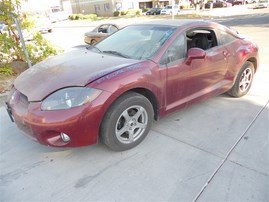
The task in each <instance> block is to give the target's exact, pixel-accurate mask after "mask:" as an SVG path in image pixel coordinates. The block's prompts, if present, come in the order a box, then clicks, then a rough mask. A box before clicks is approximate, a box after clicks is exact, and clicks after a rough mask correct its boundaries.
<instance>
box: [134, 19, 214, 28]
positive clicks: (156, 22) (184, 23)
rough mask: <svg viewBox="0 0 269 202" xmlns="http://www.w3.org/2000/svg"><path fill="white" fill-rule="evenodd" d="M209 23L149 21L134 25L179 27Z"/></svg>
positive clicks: (197, 21) (206, 23)
mask: <svg viewBox="0 0 269 202" xmlns="http://www.w3.org/2000/svg"><path fill="white" fill-rule="evenodd" d="M211 23H212V22H211V21H207V20H197V19H196V20H194V19H180V20H156V21H150V22H145V23H141V24H136V25H161V26H173V27H181V26H185V25H192V24H193V25H198V26H199V25H200V26H201V25H209V24H211Z"/></svg>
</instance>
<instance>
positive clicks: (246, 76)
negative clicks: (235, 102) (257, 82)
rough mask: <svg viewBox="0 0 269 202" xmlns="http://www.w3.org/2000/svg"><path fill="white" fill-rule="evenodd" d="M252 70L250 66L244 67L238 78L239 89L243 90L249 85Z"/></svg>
mask: <svg viewBox="0 0 269 202" xmlns="http://www.w3.org/2000/svg"><path fill="white" fill-rule="evenodd" d="M252 76H253V75H252V71H251V69H250V68H246V69H245V70H244V71H243V73H242V75H241V78H240V82H239V90H240V91H241V92H245V91H247V90H248V88H249V87H250V84H251V81H252Z"/></svg>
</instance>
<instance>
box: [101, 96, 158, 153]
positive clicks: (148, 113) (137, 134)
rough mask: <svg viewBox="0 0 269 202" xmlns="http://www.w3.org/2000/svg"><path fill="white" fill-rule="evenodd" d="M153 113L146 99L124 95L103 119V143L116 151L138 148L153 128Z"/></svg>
mask: <svg viewBox="0 0 269 202" xmlns="http://www.w3.org/2000/svg"><path fill="white" fill-rule="evenodd" d="M153 113H154V112H153V107H152V104H151V102H150V101H149V100H148V99H147V98H146V97H144V96H142V95H140V94H138V93H134V92H130V93H126V94H124V95H123V96H121V97H120V98H119V99H118V100H116V101H115V102H114V103H113V104H112V105H111V107H110V108H109V110H108V111H107V113H106V115H105V117H104V119H103V122H102V125H101V128H100V135H101V139H102V141H103V142H104V143H105V144H106V145H107V146H108V147H109V148H110V149H112V150H114V151H124V150H128V149H131V148H133V147H135V146H137V145H138V144H139V143H140V142H142V141H143V140H144V138H145V137H146V136H147V134H148V132H149V130H150V128H151V125H152V120H153Z"/></svg>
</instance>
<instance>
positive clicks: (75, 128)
mask: <svg viewBox="0 0 269 202" xmlns="http://www.w3.org/2000/svg"><path fill="white" fill-rule="evenodd" d="M108 96H109V95H108V93H106V92H104V93H102V94H101V95H99V97H98V98H97V99H96V100H95V101H93V102H91V103H89V104H85V105H82V106H79V107H74V108H71V109H66V110H54V111H42V110H41V102H28V101H27V97H26V96H24V95H23V94H21V93H20V92H19V91H17V90H15V91H14V92H13V95H12V96H11V98H10V99H9V100H8V102H7V106H8V111H9V115H10V116H11V118H13V119H14V121H15V123H16V125H17V127H18V128H19V129H20V130H21V131H23V133H24V134H26V135H27V136H28V137H30V138H31V139H33V140H35V141H38V142H39V143H40V144H44V145H48V146H54V147H77V146H86V145H90V144H95V143H97V141H98V133H99V126H100V124H101V121H102V117H103V115H104V110H103V109H102V105H103V102H102V101H103V100H104V101H105V100H106V98H107V97H108ZM63 133H64V134H66V135H68V136H69V138H70V140H69V141H68V142H67V141H64V140H63V138H62V137H61V134H63Z"/></svg>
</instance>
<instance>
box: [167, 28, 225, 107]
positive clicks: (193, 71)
mask: <svg viewBox="0 0 269 202" xmlns="http://www.w3.org/2000/svg"><path fill="white" fill-rule="evenodd" d="M194 31H196V32H197V31H198V30H191V32H194ZM204 32H205V31H204ZM188 33H189V32H186V33H185V34H181V35H180V36H179V37H178V38H177V39H176V40H175V41H174V43H173V44H172V45H171V46H170V47H169V48H168V50H167V51H166V54H165V55H164V58H166V59H163V61H166V70H167V82H166V111H171V110H175V109H178V108H182V107H184V106H186V105H187V104H188V103H190V102H193V101H196V100H199V99H202V98H205V97H210V96H213V95H215V94H218V93H219V91H218V90H219V88H221V86H222V85H224V83H223V80H224V76H225V73H226V71H227V60H226V58H225V53H226V51H227V50H226V49H225V48H222V47H219V46H218V45H217V41H216V40H217V39H216V37H215V35H214V39H211V40H214V42H213V43H214V44H211V46H213V47H209V48H208V49H206V50H204V51H205V54H206V55H205V58H203V59H193V60H192V61H191V63H190V64H188V63H187V58H186V57H187V53H186V52H187V49H188V43H190V42H188V41H190V40H191V39H189V40H188V35H187V34H188ZM210 33H213V34H214V32H213V31H212V30H210ZM205 34H208V32H205ZM208 37H209V35H208ZM177 51H179V52H177ZM173 54H177V55H179V56H176V57H175V56H173Z"/></svg>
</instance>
